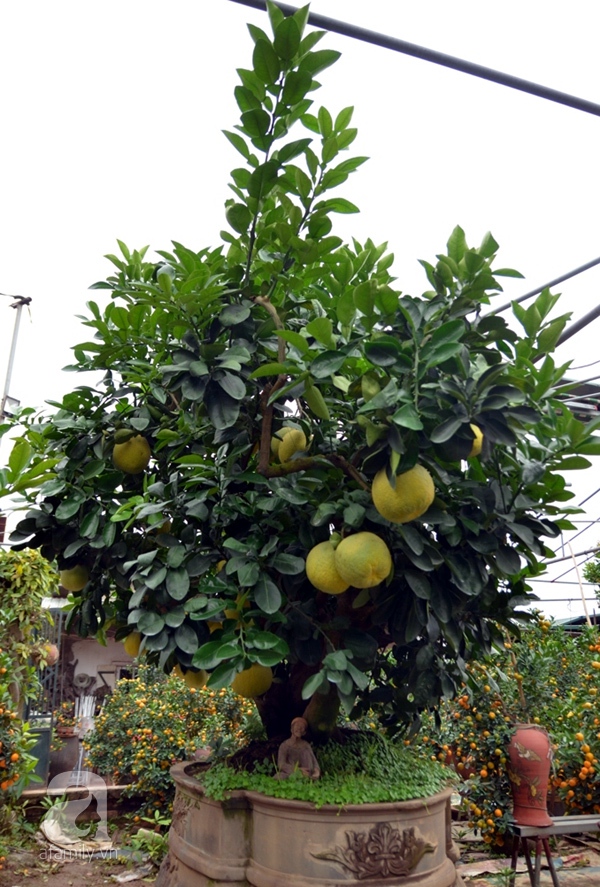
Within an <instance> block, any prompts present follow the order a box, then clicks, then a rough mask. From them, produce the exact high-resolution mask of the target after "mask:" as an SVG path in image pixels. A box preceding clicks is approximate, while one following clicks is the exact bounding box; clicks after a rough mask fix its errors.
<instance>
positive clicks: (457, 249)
mask: <svg viewBox="0 0 600 887" xmlns="http://www.w3.org/2000/svg"><path fill="white" fill-rule="evenodd" d="M446 246H447V249H448V255H449V256H450V258H451V259H453V260H454V261H455V262H456V264H458V263H459V262H460V260H461V259H462V257H463V256H464V254H465V252H466V251H467V239H466V237H465V232H464V231H463V229H462V228H461V227H460V225H457V226H456V228H455V229H454V231H453V232H452V234H451V235H450V238H449V240H448V243H447V244H446Z"/></svg>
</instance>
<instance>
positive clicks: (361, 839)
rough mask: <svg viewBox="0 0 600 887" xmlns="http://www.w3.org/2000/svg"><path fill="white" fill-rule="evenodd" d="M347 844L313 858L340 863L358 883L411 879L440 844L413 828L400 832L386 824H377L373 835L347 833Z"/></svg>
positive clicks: (314, 854)
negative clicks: (367, 880) (424, 857)
mask: <svg viewBox="0 0 600 887" xmlns="http://www.w3.org/2000/svg"><path fill="white" fill-rule="evenodd" d="M346 842H347V846H346V847H340V846H337V847H334V849H333V850H326V851H325V852H323V853H313V854H312V855H313V856H314V857H315V858H316V859H328V860H331V861H332V862H337V863H339V865H341V866H343V867H344V868H346V869H348V870H349V871H351V872H352V873H353V874H354V875H355V877H356V878H357V879H358V880H359V881H362V880H364V879H366V878H392V877H397V876H399V875H400V876H402V875H408V874H410V872H411V871H412V870H413V869H414V868H415V866H416V865H417V864H418V863H419V862H420V861H421V859H422V858H423V856H424V855H425V854H426V853H434V852H435V850H436V849H437V844H430V843H428V842H427V841H425V840H424V839H423V838H422V837H421V836H420V835H419V834H417V832H416V830H415V828H414V827H412V826H411V827H410V828H405V829H403V830H402V832H400V831H399V830H398V829H395V828H392V827H391V825H389V823H387V822H380V823H378V824H377V825H376V826H374V827H373V828H372V829H371V831H370V832H352V831H349V832H346Z"/></svg>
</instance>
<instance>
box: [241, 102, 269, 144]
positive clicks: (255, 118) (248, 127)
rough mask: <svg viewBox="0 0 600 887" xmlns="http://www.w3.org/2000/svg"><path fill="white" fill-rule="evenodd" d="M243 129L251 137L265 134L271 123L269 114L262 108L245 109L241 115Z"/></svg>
mask: <svg viewBox="0 0 600 887" xmlns="http://www.w3.org/2000/svg"><path fill="white" fill-rule="evenodd" d="M241 120H242V125H243V127H244V131H245V132H247V133H248V135H249V136H250V137H251V138H252V139H255V138H258V137H261V136H264V135H266V133H267V132H268V130H269V126H270V125H271V116H270V115H269V114H267V112H266V111H264V110H263V109H262V108H254V109H252V110H251V111H246V112H245V113H243V114H242V117H241Z"/></svg>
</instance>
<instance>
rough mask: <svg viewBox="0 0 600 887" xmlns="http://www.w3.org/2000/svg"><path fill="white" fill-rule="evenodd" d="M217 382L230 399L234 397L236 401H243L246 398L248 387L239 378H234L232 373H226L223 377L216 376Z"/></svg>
mask: <svg viewBox="0 0 600 887" xmlns="http://www.w3.org/2000/svg"><path fill="white" fill-rule="evenodd" d="M214 379H215V381H216V382H217V383H218V384H219V385H220V386H221V388H222V389H223V391H225V392H226V393H227V394H228V395H229V396H230V397H233V399H234V400H242V398H244V397H245V396H246V386H245V385H244V381H243V379H240V377H239V376H234V375H233V374H232V373H226V372H224V373H223V374H222V375H220V374H219V375H217V373H215V375H214Z"/></svg>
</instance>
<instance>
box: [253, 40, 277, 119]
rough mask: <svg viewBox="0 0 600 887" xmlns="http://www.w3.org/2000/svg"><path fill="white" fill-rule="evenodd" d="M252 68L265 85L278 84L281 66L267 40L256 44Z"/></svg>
mask: <svg viewBox="0 0 600 887" xmlns="http://www.w3.org/2000/svg"><path fill="white" fill-rule="evenodd" d="M252 67H253V68H254V71H255V73H256V76H257V77H259V78H260V80H261V81H262V82H263V83H265V84H268V85H270V84H272V83H276V82H277V78H278V77H279V72H280V71H281V67H280V65H279V59H278V58H277V52H276V51H275V49H274V48H273V46H272V44H271V43H270V42H268V41H267V40H258V41H257V42H256V43H255V44H254V51H253V53H252ZM244 125H245V124H244ZM265 132H266V130H265Z"/></svg>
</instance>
